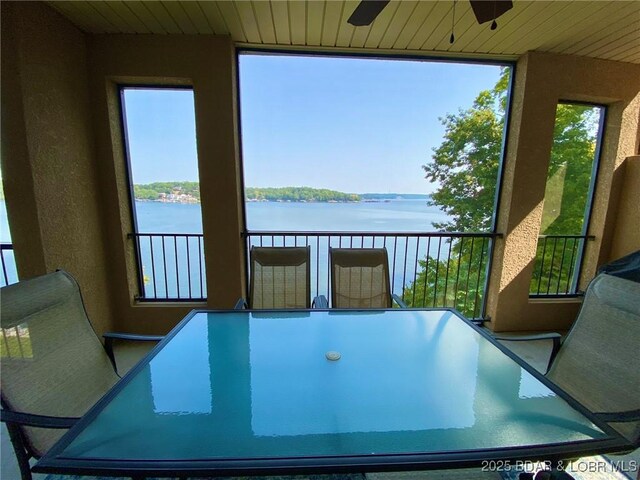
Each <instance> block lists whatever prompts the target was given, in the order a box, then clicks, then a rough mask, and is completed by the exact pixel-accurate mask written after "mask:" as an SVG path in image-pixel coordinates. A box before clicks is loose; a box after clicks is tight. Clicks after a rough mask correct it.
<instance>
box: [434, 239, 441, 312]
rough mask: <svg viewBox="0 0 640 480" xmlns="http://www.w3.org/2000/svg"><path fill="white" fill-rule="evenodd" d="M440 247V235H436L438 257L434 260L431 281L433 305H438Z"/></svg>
mask: <svg viewBox="0 0 640 480" xmlns="http://www.w3.org/2000/svg"><path fill="white" fill-rule="evenodd" d="M441 248H442V237H438V257H437V260H436V280H435V282H433V306H434V307H437V306H438V274H439V273H440V249H441Z"/></svg>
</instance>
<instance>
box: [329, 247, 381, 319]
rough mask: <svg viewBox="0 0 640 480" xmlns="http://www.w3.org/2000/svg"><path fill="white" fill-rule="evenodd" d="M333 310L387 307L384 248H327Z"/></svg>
mask: <svg viewBox="0 0 640 480" xmlns="http://www.w3.org/2000/svg"><path fill="white" fill-rule="evenodd" d="M329 256H330V257H331V305H332V306H333V307H334V308H391V288H390V286H389V261H388V256H387V249H386V248H330V249H329Z"/></svg>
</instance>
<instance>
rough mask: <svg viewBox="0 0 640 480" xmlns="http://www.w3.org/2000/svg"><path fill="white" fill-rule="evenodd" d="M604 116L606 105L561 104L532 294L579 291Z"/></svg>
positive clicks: (545, 197) (531, 288) (558, 112)
mask: <svg viewBox="0 0 640 480" xmlns="http://www.w3.org/2000/svg"><path fill="white" fill-rule="evenodd" d="M604 116H605V107H603V106H598V105H585V104H578V103H559V104H558V107H557V109H556V120H555V126H554V132H553V146H552V149H551V158H550V162H549V170H548V174H547V183H546V188H545V195H544V208H543V213H542V223H541V226H540V236H539V238H538V247H537V252H536V260H535V267H534V272H533V277H532V280H531V286H530V289H529V292H530V295H532V296H564V295H575V294H576V293H578V292H577V288H578V279H579V277H580V270H581V267H582V258H583V256H584V250H585V247H586V242H587V241H588V240H589V237H588V236H587V233H588V228H589V217H590V214H591V201H592V199H593V189H594V184H595V180H596V173H597V169H598V158H599V154H600V144H601V142H602V133H603V124H604Z"/></svg>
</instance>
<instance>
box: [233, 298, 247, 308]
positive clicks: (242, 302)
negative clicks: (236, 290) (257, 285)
mask: <svg viewBox="0 0 640 480" xmlns="http://www.w3.org/2000/svg"><path fill="white" fill-rule="evenodd" d="M248 308H249V305H248V304H247V301H246V300H245V299H244V298H239V299H238V301H237V302H236V304H235V305H234V307H233V309H234V310H245V309H248Z"/></svg>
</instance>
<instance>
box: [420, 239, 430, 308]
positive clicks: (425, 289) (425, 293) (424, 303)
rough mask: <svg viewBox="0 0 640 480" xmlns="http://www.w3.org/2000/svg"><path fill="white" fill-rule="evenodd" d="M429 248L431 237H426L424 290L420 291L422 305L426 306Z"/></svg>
mask: <svg viewBox="0 0 640 480" xmlns="http://www.w3.org/2000/svg"><path fill="white" fill-rule="evenodd" d="M430 250H431V237H427V255H426V257H427V258H426V261H425V265H424V292H422V306H423V307H426V306H427V277H428V276H429V258H430V257H429V255H430V253H429V251H430Z"/></svg>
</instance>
